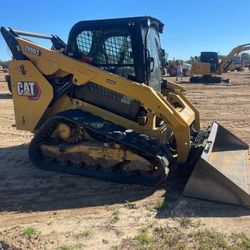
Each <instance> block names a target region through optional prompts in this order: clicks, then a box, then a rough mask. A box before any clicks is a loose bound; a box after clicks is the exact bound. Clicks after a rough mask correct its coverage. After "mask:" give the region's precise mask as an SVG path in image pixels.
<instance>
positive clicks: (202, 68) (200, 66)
mask: <svg viewBox="0 0 250 250" xmlns="http://www.w3.org/2000/svg"><path fill="white" fill-rule="evenodd" d="M191 73H192V74H193V75H204V76H209V75H214V74H216V73H215V72H213V73H212V72H211V70H210V63H203V62H193V63H192V66H191Z"/></svg>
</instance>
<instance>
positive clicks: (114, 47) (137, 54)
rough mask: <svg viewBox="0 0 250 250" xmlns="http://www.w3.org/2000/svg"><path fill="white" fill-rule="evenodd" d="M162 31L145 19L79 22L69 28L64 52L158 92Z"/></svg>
mask: <svg viewBox="0 0 250 250" xmlns="http://www.w3.org/2000/svg"><path fill="white" fill-rule="evenodd" d="M162 30H163V24H162V23H161V22H160V21H159V20H157V19H155V18H152V17H148V16H145V17H133V18H118V19H107V20H95V21H82V22H79V23H77V24H75V25H74V26H73V28H72V29H71V31H70V33H69V39H68V43H67V47H66V52H65V53H66V54H67V55H68V56H71V57H74V58H76V59H77V60H80V61H83V62H86V63H89V64H92V65H94V66H97V67H99V68H101V69H104V70H106V71H109V72H112V73H114V74H117V75H120V76H122V77H125V78H127V79H130V80H133V81H136V82H139V83H146V84H148V85H149V86H151V87H153V88H154V89H155V90H157V91H160V90H161V81H162V80H161V46H160V39H159V33H162Z"/></svg>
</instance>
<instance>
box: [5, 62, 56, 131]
mask: <svg viewBox="0 0 250 250" xmlns="http://www.w3.org/2000/svg"><path fill="white" fill-rule="evenodd" d="M8 66H9V72H10V76H11V85H12V95H13V101H14V109H15V119H16V127H17V129H20V130H28V131H34V130H35V127H36V125H37V124H38V122H39V120H40V119H41V117H42V116H43V114H44V112H45V111H46V109H47V107H48V105H49V103H50V101H51V100H52V97H53V88H52V86H51V85H50V83H49V82H48V81H47V80H46V79H45V78H44V77H43V75H41V73H40V72H39V71H38V70H37V68H36V67H35V66H34V65H33V64H32V63H31V62H30V61H28V60H18V61H11V62H9V65H8Z"/></svg>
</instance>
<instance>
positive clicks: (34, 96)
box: [17, 82, 41, 100]
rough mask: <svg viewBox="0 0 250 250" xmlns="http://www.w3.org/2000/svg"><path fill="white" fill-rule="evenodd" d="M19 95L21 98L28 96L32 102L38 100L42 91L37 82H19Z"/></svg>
mask: <svg viewBox="0 0 250 250" xmlns="http://www.w3.org/2000/svg"><path fill="white" fill-rule="evenodd" d="M17 94H18V95H19V96H27V97H28V98H29V99H30V100H38V99H39V97H40V95H41V90H40V88H39V86H38V84H37V83H35V82H18V83H17Z"/></svg>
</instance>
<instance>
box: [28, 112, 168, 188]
mask: <svg viewBox="0 0 250 250" xmlns="http://www.w3.org/2000/svg"><path fill="white" fill-rule="evenodd" d="M60 122H70V123H75V124H77V125H80V126H81V127H83V128H85V129H87V130H89V131H91V132H93V133H94V134H96V135H98V136H101V137H102V138H105V140H107V141H113V142H115V143H118V144H120V145H123V146H125V147H126V148H127V149H129V150H131V151H133V152H134V153H137V154H138V155H140V156H141V157H143V158H145V159H147V160H148V161H150V162H151V164H152V165H156V166H158V168H159V170H158V174H157V175H156V176H153V175H152V176H150V175H149V176H147V177H145V176H142V175H140V174H139V171H135V173H134V174H133V175H124V174H123V173H121V171H119V164H117V165H116V166H114V170H113V171H112V172H106V171H102V170H101V169H96V170H94V169H90V168H86V165H85V167H84V166H83V167H77V166H75V165H73V164H70V165H67V166H61V165H59V164H58V163H56V162H52V163H45V162H44V161H43V160H42V157H41V153H40V145H41V144H53V143H54V145H56V144H55V142H53V139H51V137H50V135H51V133H52V132H53V131H54V129H55V128H56V127H57V125H58V124H59V123H60ZM29 157H30V159H31V161H32V162H33V164H34V165H36V166H37V167H38V168H41V169H45V170H49V171H56V172H61V173H69V174H76V175H83V176H87V177H92V178H98V179H102V180H106V181H112V182H119V183H130V184H142V185H148V186H158V185H159V184H161V183H162V182H163V181H164V180H165V179H166V177H167V175H168V166H169V160H171V154H170V151H169V149H168V148H167V147H166V146H165V147H164V148H162V147H161V146H160V145H158V144H157V142H156V140H154V139H152V138H150V137H148V136H146V135H144V134H139V133H136V132H134V131H132V130H126V129H125V128H124V127H122V126H120V125H116V124H114V123H112V122H110V121H107V120H104V119H102V118H101V117H99V116H96V115H93V114H91V113H89V112H85V111H82V110H67V111H64V112H61V113H58V114H57V115H55V116H53V117H51V118H50V119H48V120H47V121H46V122H45V123H44V124H43V125H42V126H41V127H40V129H39V131H38V132H37V133H36V135H35V136H34V138H33V139H32V141H31V143H30V146H29Z"/></svg>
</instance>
